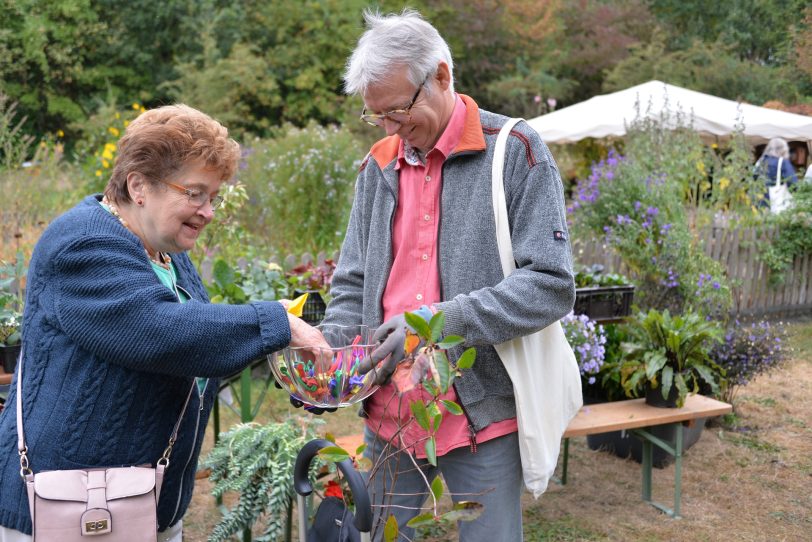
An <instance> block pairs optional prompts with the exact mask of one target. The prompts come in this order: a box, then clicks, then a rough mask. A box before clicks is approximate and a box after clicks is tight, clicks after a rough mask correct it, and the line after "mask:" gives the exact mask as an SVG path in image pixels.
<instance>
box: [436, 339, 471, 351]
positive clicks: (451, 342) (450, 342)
mask: <svg viewBox="0 0 812 542" xmlns="http://www.w3.org/2000/svg"><path fill="white" fill-rule="evenodd" d="M464 342H465V339H464V338H463V337H460V336H459V335H449V336H448V337H444V338H443V340H442V341H440V342H438V343H437V347H438V348H442V349H443V350H448V349H449V348H454V347H455V346H457V345H459V344H462V343H464Z"/></svg>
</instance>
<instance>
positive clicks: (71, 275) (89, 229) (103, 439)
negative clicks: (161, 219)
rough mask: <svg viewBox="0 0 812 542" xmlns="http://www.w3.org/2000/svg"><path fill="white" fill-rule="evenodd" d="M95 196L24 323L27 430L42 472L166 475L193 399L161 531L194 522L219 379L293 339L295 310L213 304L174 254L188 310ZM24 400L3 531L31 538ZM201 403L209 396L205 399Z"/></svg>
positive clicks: (10, 438)
mask: <svg viewBox="0 0 812 542" xmlns="http://www.w3.org/2000/svg"><path fill="white" fill-rule="evenodd" d="M99 200H100V196H89V197H87V198H85V200H83V201H82V202H81V203H80V204H79V205H77V206H76V207H74V208H73V209H72V210H70V211H68V212H67V213H65V214H64V215H62V216H61V217H59V218H58V219H56V220H55V221H54V222H53V223H52V224H51V225H50V226H49V227H48V228H47V229H46V231H45V232H44V233H43V235H42V237H41V238H40V240H39V242H38V243H37V246H36V248H35V249H34V254H33V256H32V258H31V262H30V266H29V273H28V284H27V291H26V306H25V314H24V318H23V352H24V356H25V374H24V376H23V381H22V393H23V398H24V400H23V424H24V427H25V435H26V443H27V445H28V449H29V458H30V462H31V467H32V469H33V471H34V472H40V471H44V470H54V469H75V468H92V467H110V466H125V465H144V464H150V465H155V462H156V461H157V459H158V458H159V457H160V456H161V454H162V452H163V450H164V448H165V447H166V445H167V443H168V440H169V436H170V434H171V433H172V428H173V426H174V424H175V422H176V421H177V419H178V416H179V415H180V413H181V410H182V408H183V403H184V401H185V399H186V396H187V395H188V393H189V389H190V387H191V386H192V383H193V377H196V376H198V377H209V378H210V379H211V380H209V383H208V385H207V387H206V389H205V391H204V392H203V393H202V394H199V395H198V394H197V393H193V394H192V398H191V400H190V402H189V407H188V409H187V411H186V414H185V415H184V417H183V420H182V423H181V425H180V430H179V434H178V439H177V443H176V444H175V447H174V449H173V452H172V458H171V461H170V465H169V468H168V469H167V471H166V475H165V478H164V485H163V489H162V492H161V496H160V501H159V504H158V528H159V530H164V529H166V528H167V527H169V526H170V525H171V524H174V523H176V522H177V521H178V520H179V519H181V518H182V516H183V514H184V512H185V511H186V508H187V506H188V504H189V501H190V500H191V496H192V489H193V486H194V474H195V470H196V468H197V457H198V454H199V452H200V445H201V443H202V441H203V435H204V433H205V427H206V423H207V421H208V416H209V413H210V411H211V408H212V405H213V401H214V399H215V397H216V394H217V388H218V378H220V377H224V376H227V375H230V374H234V373H236V372H238V371H240V370H241V369H242V368H243V367H245V366H246V365H247V364H248V363H249V362H250V361H251V360H254V359H257V358H259V357H260V356H262V355H263V354H265V353H269V352H273V351H276V350H279V349H281V348H283V347H284V346H286V345H287V344H288V342H289V341H290V328H289V326H288V321H287V315H286V314H285V310H284V308H283V307H282V306H281V304H279V303H276V302H258V303H251V304H247V305H234V306H230V305H216V304H210V303H209V300H208V296H207V293H206V290H205V288H204V286H203V283H202V282H201V280H200V277H199V276H198V274H197V272H196V270H195V268H194V266H193V264H192V262H191V260H190V259H189V257H188V256H187V255H186V254H172V260H173V262H174V264H175V266H176V269H177V272H178V286H179V287H181V288H183V289H185V290H186V291H187V292H188V293H189V294H190V295H191V298H192V299H191V300H190V301H189V302H188V303H184V304H181V303H178V301H177V299H176V298H175V295H174V293H172V292H171V291H170V290H169V289H167V288H166V287H165V286H163V285H162V284H161V283H160V282H159V280H158V278H157V277H156V275H155V273H154V272H153V270H152V268H151V265H150V263H149V260H148V259H147V257H146V254H145V253H144V248H143V245H142V244H141V242H140V241H139V239H138V238H137V237H136V236H134V235H133V234H132V233H130V232H129V231H128V230H126V229H125V228H124V227H123V226H122V225H121V223H120V222H119V221H118V220H117V219H116V218H115V217H114V216H112V215H111V214H110V213H108V212H107V211H105V210H104V209H103V208H102V207H101V206H100V205H99V204H98V201H99ZM14 378H15V381H14V382H13V383H12V391H11V393H10V395H9V397H8V401H7V403H6V409H5V410H4V411H3V413H2V414H0V488H2V491H0V525H3V526H5V527H9V528H12V529H16V530H18V531H22V532H24V533H30V532H31V520H30V516H29V510H28V500H27V497H26V494H25V484H24V483H23V481H22V479H21V478H20V475H19V460H18V456H17V446H16V444H17V432H16V419H15V409H16V401H17V394H16V390H15V389H14V388H15V386H16V378H17V377H16V376H15V377H14ZM195 391H197V388H195Z"/></svg>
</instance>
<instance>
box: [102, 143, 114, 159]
mask: <svg viewBox="0 0 812 542" xmlns="http://www.w3.org/2000/svg"><path fill="white" fill-rule="evenodd" d="M115 152H116V146H115V145H113V144H112V143H106V144H105V145H104V151H102V158H104V159H105V160H112V159H113V153H115Z"/></svg>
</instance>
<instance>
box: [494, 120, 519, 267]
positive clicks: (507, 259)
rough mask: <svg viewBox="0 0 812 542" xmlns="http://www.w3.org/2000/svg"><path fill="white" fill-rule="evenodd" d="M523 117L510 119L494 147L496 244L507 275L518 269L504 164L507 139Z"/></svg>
mask: <svg viewBox="0 0 812 542" xmlns="http://www.w3.org/2000/svg"><path fill="white" fill-rule="evenodd" d="M522 120H523V119H508V121H507V122H506V123H505V125H504V126H502V129H501V130H500V131H499V135H498V136H496V145H495V147H494V149H493V164H492V166H491V195H492V198H493V214H494V220H495V221H496V244H497V245H498V246H499V259H500V260H501V262H502V273H504V275H505V276H506V277H507V276H508V275H510V274H511V273H512V272H513V271H514V270H515V269H516V261H515V260H514V259H513V245H512V243H511V240H510V222H509V221H508V212H507V202H506V201H505V183H504V164H505V148H506V147H507V139H508V136H509V135H510V131H511V130H512V129H513V127H514V126H515V125H516V124H517V123H519V122H521V121H522Z"/></svg>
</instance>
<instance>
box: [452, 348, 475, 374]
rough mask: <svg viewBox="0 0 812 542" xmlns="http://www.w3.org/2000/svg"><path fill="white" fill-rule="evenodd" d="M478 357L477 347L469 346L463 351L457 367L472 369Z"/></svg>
mask: <svg viewBox="0 0 812 542" xmlns="http://www.w3.org/2000/svg"><path fill="white" fill-rule="evenodd" d="M475 359H476V348H473V347H471V348H469V349H468V350H466V351H465V352H463V353H462V355H461V356H460V359H458V360H457V367H458V368H459V369H470V368H471V367H472V366H473V365H474V360H475Z"/></svg>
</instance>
